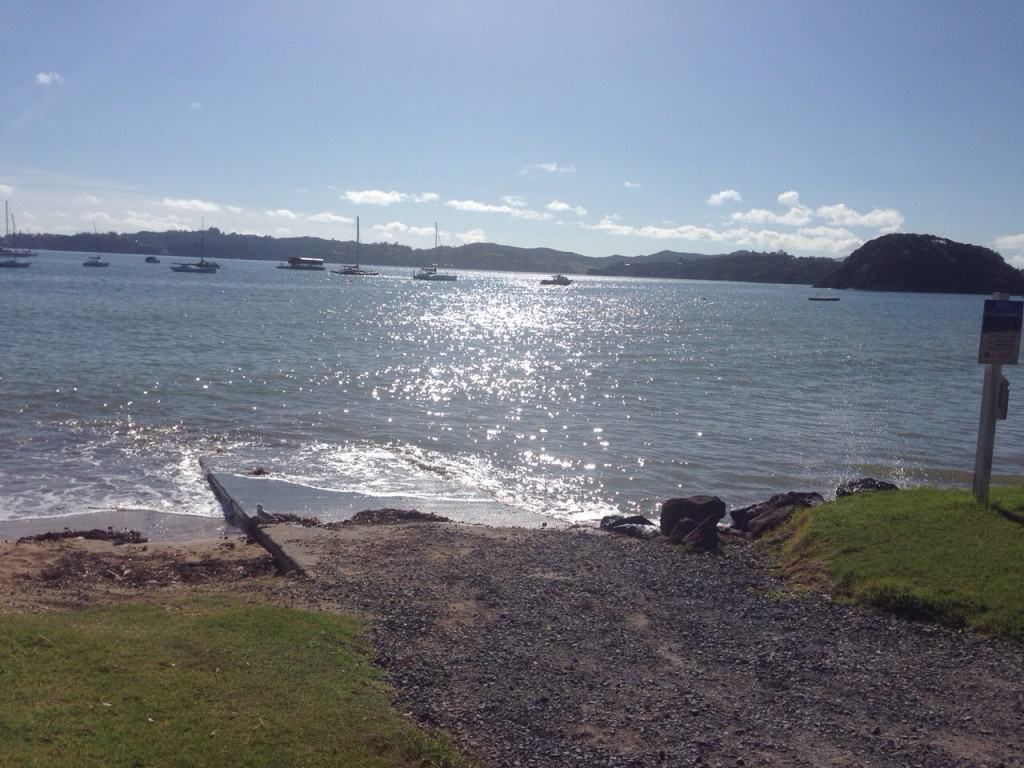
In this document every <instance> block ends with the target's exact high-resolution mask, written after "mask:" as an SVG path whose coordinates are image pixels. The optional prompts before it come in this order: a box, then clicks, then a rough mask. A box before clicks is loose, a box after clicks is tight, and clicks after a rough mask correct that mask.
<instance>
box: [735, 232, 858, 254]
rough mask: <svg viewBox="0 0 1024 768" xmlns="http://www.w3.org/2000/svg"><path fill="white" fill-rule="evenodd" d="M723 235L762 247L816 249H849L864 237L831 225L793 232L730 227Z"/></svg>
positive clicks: (840, 250) (738, 242)
mask: <svg viewBox="0 0 1024 768" xmlns="http://www.w3.org/2000/svg"><path fill="white" fill-rule="evenodd" d="M722 236H723V237H724V238H725V239H726V240H729V241H731V242H734V243H736V244H737V245H740V246H744V247H747V248H754V249H757V250H762V251H777V250H783V251H816V252H819V253H820V252H822V251H825V252H828V253H849V252H850V251H852V250H853V249H855V248H857V247H859V246H860V245H863V243H864V241H863V240H861V239H860V238H859V237H857V236H856V235H854V234H853V233H852V232H850V231H849V230H845V229H841V228H833V227H810V228H806V229H800V230H798V231H796V232H777V231H775V230H771V229H759V230H751V229H747V228H745V227H744V228H740V229H730V230H726V231H725V232H722Z"/></svg>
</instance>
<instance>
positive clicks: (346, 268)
mask: <svg viewBox="0 0 1024 768" xmlns="http://www.w3.org/2000/svg"><path fill="white" fill-rule="evenodd" d="M331 272H333V273H334V274H335V275H348V276H349V277H376V276H377V275H379V274H380V272H374V271H373V270H371V269H363V268H362V267H360V266H359V217H358V216H356V263H355V264H342V265H341V268H340V269H332V270H331Z"/></svg>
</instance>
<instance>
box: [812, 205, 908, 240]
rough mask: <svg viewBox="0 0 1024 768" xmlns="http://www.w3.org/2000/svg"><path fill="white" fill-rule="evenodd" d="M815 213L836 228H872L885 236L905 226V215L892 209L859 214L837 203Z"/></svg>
mask: <svg viewBox="0 0 1024 768" xmlns="http://www.w3.org/2000/svg"><path fill="white" fill-rule="evenodd" d="M815 213H816V214H817V215H818V216H820V217H821V218H823V219H824V220H825V221H827V222H828V223H829V224H833V225H835V226H840V227H870V228H871V229H877V230H878V231H879V232H881V233H883V234H888V233H890V232H897V231H899V229H900V227H902V226H903V214H901V213H900V212H899V211H896V210H893V209H892V208H873V209H871V210H870V211H868V212H867V213H858V212H857V211H855V210H853V209H852V208H848V207H847V206H846V204H845V203H836V204H835V205H823V206H821V207H820V208H818V209H817V210H816V211H815Z"/></svg>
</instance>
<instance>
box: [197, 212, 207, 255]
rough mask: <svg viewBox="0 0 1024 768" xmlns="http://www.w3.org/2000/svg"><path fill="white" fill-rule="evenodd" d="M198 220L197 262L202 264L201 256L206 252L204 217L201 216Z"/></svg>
mask: <svg viewBox="0 0 1024 768" xmlns="http://www.w3.org/2000/svg"><path fill="white" fill-rule="evenodd" d="M199 221H200V222H201V223H200V225H199V230H200V231H199V263H200V264H204V263H205V261H204V259H203V256H204V254H205V253H206V248H205V245H206V217H205V216H201V217H200V219H199Z"/></svg>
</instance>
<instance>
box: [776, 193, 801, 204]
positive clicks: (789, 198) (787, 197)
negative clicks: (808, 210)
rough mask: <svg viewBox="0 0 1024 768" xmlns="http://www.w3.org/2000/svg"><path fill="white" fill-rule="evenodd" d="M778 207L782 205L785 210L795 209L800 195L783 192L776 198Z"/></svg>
mask: <svg viewBox="0 0 1024 768" xmlns="http://www.w3.org/2000/svg"><path fill="white" fill-rule="evenodd" d="M777 199H778V201H779V205H784V206H786V207H787V208H796V207H797V206H799V205H800V193H799V192H796V191H794V190H792V189H791V190H789V191H788V192H783V193H782V194H780V195H779V196H778V198H777Z"/></svg>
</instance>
